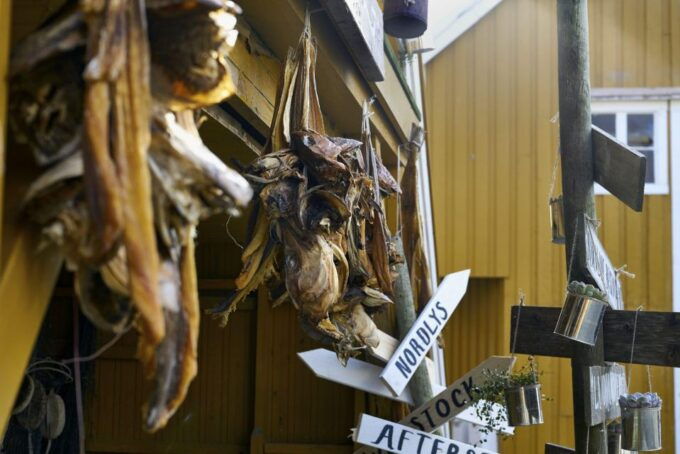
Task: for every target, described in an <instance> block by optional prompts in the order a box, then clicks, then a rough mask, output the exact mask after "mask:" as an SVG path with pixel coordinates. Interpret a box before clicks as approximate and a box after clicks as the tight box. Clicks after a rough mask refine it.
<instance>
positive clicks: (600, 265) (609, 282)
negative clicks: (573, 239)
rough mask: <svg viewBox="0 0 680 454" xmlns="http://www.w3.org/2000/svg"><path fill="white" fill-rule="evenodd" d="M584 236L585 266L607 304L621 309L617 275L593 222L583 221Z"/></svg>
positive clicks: (621, 300)
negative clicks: (602, 293)
mask: <svg viewBox="0 0 680 454" xmlns="http://www.w3.org/2000/svg"><path fill="white" fill-rule="evenodd" d="M584 222H585V229H584V231H585V236H586V266H587V268H588V272H589V273H590V275H591V276H592V278H593V280H594V281H595V283H597V286H598V287H599V289H600V290H602V291H603V292H604V293H605V294H606V295H607V300H608V302H609V305H610V306H611V307H612V308H614V309H618V310H621V309H623V296H622V292H621V283H620V282H619V275H618V274H617V273H616V270H615V269H614V267H613V266H612V263H611V262H610V261H609V257H608V256H607V252H606V251H605V250H604V247H602V243H600V239H599V238H598V237H597V230H596V229H595V226H594V225H593V222H592V221H590V220H588V219H586V220H585V221H584Z"/></svg>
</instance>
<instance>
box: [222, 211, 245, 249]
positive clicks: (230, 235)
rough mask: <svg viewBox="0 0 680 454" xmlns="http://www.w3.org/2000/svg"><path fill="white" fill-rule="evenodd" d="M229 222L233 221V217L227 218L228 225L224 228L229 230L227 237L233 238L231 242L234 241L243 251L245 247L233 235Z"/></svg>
mask: <svg viewBox="0 0 680 454" xmlns="http://www.w3.org/2000/svg"><path fill="white" fill-rule="evenodd" d="M229 221H231V216H229V217H228V218H227V223H226V224H225V225H224V227H225V228H226V229H227V235H228V236H229V238H231V241H233V242H234V243H235V244H236V246H238V247H239V249H241V250H243V245H242V244H241V243H239V242H238V240H237V239H236V238H235V237H234V235H232V233H231V230H229Z"/></svg>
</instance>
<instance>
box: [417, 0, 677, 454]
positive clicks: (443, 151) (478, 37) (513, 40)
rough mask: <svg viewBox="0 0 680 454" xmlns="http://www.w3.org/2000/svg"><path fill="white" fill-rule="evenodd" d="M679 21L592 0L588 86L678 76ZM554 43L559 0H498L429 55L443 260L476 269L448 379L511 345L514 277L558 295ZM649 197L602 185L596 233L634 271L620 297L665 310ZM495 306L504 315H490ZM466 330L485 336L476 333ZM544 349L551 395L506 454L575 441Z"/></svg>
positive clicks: (660, 246) (658, 218)
mask: <svg viewBox="0 0 680 454" xmlns="http://www.w3.org/2000/svg"><path fill="white" fill-rule="evenodd" d="M678 24H680V3H679V2H678V1H677V0H645V1H639V0H592V1H591V2H590V25H591V29H590V31H591V78H592V84H593V86H594V87H645V86H646V87H654V86H678V85H680V27H679V26H678ZM556 49H557V44H556V15H555V2H554V1H547V0H504V1H503V2H502V3H501V4H500V5H499V6H498V7H497V8H496V9H495V10H494V11H492V12H491V13H490V14H489V15H488V16H486V17H485V18H483V19H482V20H481V21H480V22H479V23H478V24H477V25H476V26H475V27H474V28H472V29H471V30H469V31H468V32H466V33H465V34H464V35H462V36H461V37H460V38H458V40H457V41H455V42H454V43H453V44H452V45H451V46H450V47H448V48H447V49H445V50H444V51H442V52H441V53H440V54H439V55H438V56H437V57H435V58H434V59H433V60H432V61H431V62H430V63H429V64H428V66H427V79H426V82H427V90H426V91H427V95H426V102H427V113H428V116H427V118H428V121H429V124H428V130H429V136H428V137H429V150H430V156H429V158H430V171H431V179H432V185H433V187H435V188H437V190H436V191H433V204H434V221H435V236H436V242H437V252H438V267H439V268H438V269H439V273H440V274H442V275H443V274H445V273H449V272H452V271H456V270H460V269H463V268H468V267H471V268H472V275H473V280H472V282H471V287H470V288H471V292H470V293H469V294H468V296H467V297H466V300H465V301H466V302H464V303H463V305H462V306H461V308H460V309H459V310H458V311H457V312H456V313H455V314H454V316H453V321H452V322H450V325H451V326H449V327H448V328H447V331H446V336H445V337H446V342H447V352H446V356H447V359H448V363H447V366H448V374H449V377H450V378H453V377H456V376H457V374H458V373H459V372H463V371H464V370H466V368H469V367H470V366H472V365H474V364H476V363H478V362H479V359H480V358H482V357H484V356H486V355H489V354H492V353H507V352H508V351H509V340H508V337H509V328H510V327H509V311H510V306H512V305H513V304H516V302H517V296H518V292H519V290H520V289H522V290H523V291H524V292H526V294H527V303H528V304H532V305H542V306H560V305H561V300H562V296H563V291H564V286H565V277H564V276H565V265H564V252H563V247H562V246H557V245H553V244H551V242H550V228H549V218H548V197H549V192H550V187H551V175H552V169H553V165H554V163H555V157H556V153H557V152H556V150H557V141H558V126H557V124H554V123H552V122H551V119H552V118H553V117H554V116H555V114H556V113H557V110H558V109H557V72H556V71H557V55H556ZM557 187H558V188H559V183H558V184H557ZM557 192H558V193H559V189H557ZM644 203H645V208H644V212H643V213H642V214H638V213H635V212H633V211H631V210H630V209H627V208H626V207H624V206H623V205H622V204H621V203H620V202H618V201H617V200H615V199H614V198H613V197H612V196H598V197H597V212H598V217H599V218H600V219H601V221H602V227H601V228H600V236H601V238H602V239H603V243H604V245H605V248H606V249H607V251H608V253H609V255H610V258H611V260H612V262H613V264H614V265H615V266H620V265H623V264H627V265H628V268H629V269H630V270H631V271H632V272H634V273H636V275H637V277H636V278H635V279H633V280H627V279H624V280H623V290H624V297H625V301H626V306H627V307H628V308H636V307H637V306H639V305H641V304H642V305H644V306H645V308H646V309H648V310H664V311H670V310H671V308H672V303H671V249H670V246H671V229H670V196H667V195H657V196H646V197H645V202H644ZM491 278H496V279H491ZM499 280H500V281H501V282H502V286H501V287H500V288H499V283H498V282H499ZM490 300H491V301H490ZM491 310H495V311H497V313H498V315H497V316H493V317H489V316H488V314H489V313H490V311H491ZM463 333H468V334H469V335H470V336H478V337H483V336H491V339H490V340H487V341H483V342H482V341H481V340H480V341H478V342H481V344H480V343H475V344H474V345H472V344H471V342H472V343H474V341H472V340H470V341H468V342H467V343H466V342H463V341H462V340H464V339H469V337H467V336H466V335H464V334H463ZM496 336H500V339H497V337H496ZM485 349H486V350H485ZM499 349H500V352H499ZM539 361H540V365H541V368H542V369H543V370H544V371H545V375H544V377H543V383H544V385H545V392H546V394H548V395H549V396H551V397H552V398H554V401H553V402H548V403H546V404H545V410H546V423H545V424H544V425H543V426H541V427H539V428H529V429H518V430H517V433H518V435H517V436H515V437H514V438H513V439H512V440H510V441H507V442H505V443H504V444H503V452H507V453H538V452H543V447H544V444H545V443H546V442H548V441H549V442H557V443H561V444H565V445H572V446H573V428H572V419H571V417H572V403H571V402H572V397H571V376H570V365H569V361H568V360H564V359H555V358H539ZM643 372H644V369H643V367H642V366H635V367H634V379H633V384H632V389H634V390H635V389H638V390H639V389H641V388H643V386H644V385H643V383H644V381H643V380H642V377H643ZM652 373H653V377H654V386H655V388H656V390H657V391H659V392H660V393H661V394H662V397H663V399H664V414H663V421H664V440H663V441H664V445H665V446H667V447H671V446H673V440H674V433H673V388H672V370H671V369H669V368H660V367H654V368H652Z"/></svg>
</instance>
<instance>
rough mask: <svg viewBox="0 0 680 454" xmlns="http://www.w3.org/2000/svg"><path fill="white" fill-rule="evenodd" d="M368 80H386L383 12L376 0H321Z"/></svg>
mask: <svg viewBox="0 0 680 454" xmlns="http://www.w3.org/2000/svg"><path fill="white" fill-rule="evenodd" d="M321 3H322V4H323V6H324V7H325V8H326V11H328V15H329V16H330V18H331V20H332V21H333V23H334V24H335V27H336V29H337V30H338V34H339V35H340V36H341V37H342V40H343V41H344V42H345V44H346V45H347V47H348V48H349V51H350V53H351V54H352V56H353V57H354V61H355V62H356V64H357V66H358V67H359V69H360V70H361V72H362V73H363V74H364V76H365V77H366V79H367V80H369V81H382V80H384V79H385V51H384V47H383V43H384V36H385V34H384V31H383V19H382V11H381V10H380V6H378V2H377V1H376V0H368V1H366V0H344V1H338V0H321Z"/></svg>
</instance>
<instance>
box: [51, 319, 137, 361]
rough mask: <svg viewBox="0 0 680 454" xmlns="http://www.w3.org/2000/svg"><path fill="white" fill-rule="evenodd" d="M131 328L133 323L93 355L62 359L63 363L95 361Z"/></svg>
mask: <svg viewBox="0 0 680 454" xmlns="http://www.w3.org/2000/svg"><path fill="white" fill-rule="evenodd" d="M130 328H132V323H130V324H129V325H127V326H126V327H125V328H123V330H122V331H121V332H120V333H118V334H116V335H115V336H114V337H113V338H112V339H111V340H110V341H108V342H107V343H105V344H104V345H102V347H101V348H100V349H99V350H97V351H96V352H94V353H92V354H91V355H88V356H81V357H78V358H69V359H65V360H62V361H61V364H73V363H86V362H88V361H94V360H95V359H97V358H99V357H100V356H101V355H102V354H103V353H104V352H106V350H108V349H109V348H111V347H113V346H114V345H115V343H116V342H118V341H119V340H120V338H121V337H123V336H124V335H125V334H127V332H128V331H130Z"/></svg>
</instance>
